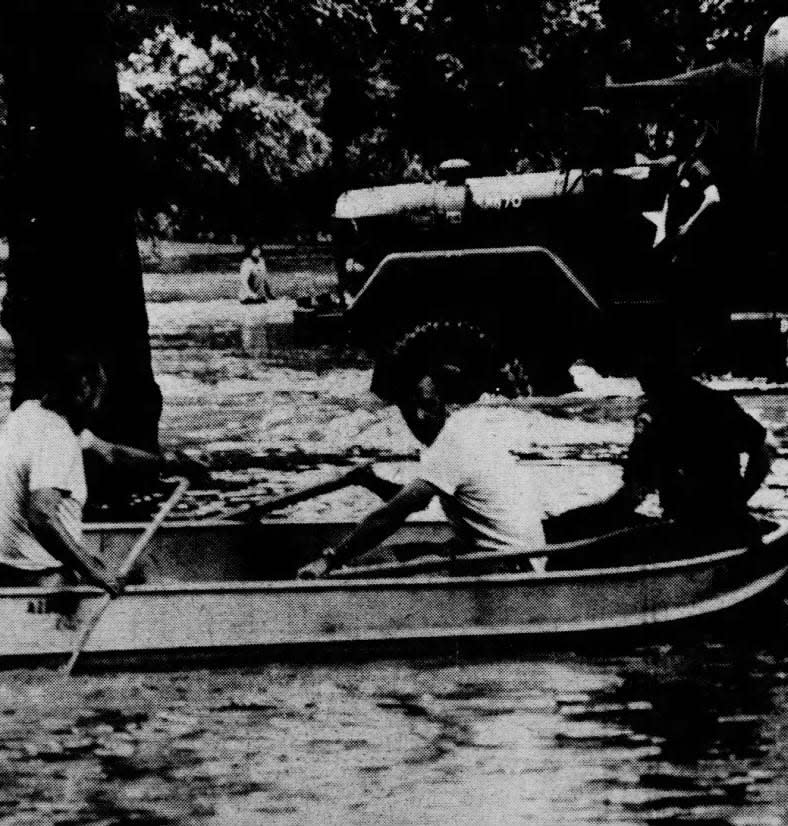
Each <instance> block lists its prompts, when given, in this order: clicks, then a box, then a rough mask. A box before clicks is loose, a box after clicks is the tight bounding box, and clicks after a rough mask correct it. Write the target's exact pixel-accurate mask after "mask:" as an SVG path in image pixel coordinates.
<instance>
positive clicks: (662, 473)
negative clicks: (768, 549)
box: [547, 364, 772, 541]
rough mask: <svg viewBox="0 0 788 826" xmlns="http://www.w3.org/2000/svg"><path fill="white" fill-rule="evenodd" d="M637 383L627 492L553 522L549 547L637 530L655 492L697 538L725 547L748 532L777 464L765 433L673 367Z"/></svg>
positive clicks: (657, 368)
mask: <svg viewBox="0 0 788 826" xmlns="http://www.w3.org/2000/svg"><path fill="white" fill-rule="evenodd" d="M637 378H638V380H639V382H640V384H641V387H642V389H643V393H644V401H643V404H642V405H641V408H640V410H639V412H638V413H637V415H636V417H635V435H634V438H633V440H632V443H631V445H630V447H629V451H628V455H627V458H626V461H625V463H624V469H623V476H622V485H621V487H620V488H619V489H618V490H617V491H616V492H615V493H614V494H613V495H612V496H611V497H609V498H608V499H606V500H604V501H603V502H599V503H596V504H592V505H588V506H585V507H582V508H577V509H575V510H572V511H568V512H566V513H564V514H558V515H556V516H554V517H551V518H550V519H549V520H548V521H547V530H548V535H549V538H550V539H551V541H567V540H571V539H576V538H579V537H580V536H591V535H599V534H604V533H607V532H610V531H612V530H616V529H618V528H621V527H624V526H626V525H636V524H639V523H641V522H642V520H643V519H644V518H645V517H638V514H637V513H636V512H635V510H636V508H638V507H639V506H640V505H641V504H642V503H643V502H644V500H645V498H646V496H647V495H648V494H650V493H652V492H653V493H656V494H658V496H659V503H660V506H661V509H662V513H663V516H664V518H666V519H671V520H674V521H675V522H676V523H677V524H680V525H682V526H684V527H687V528H690V529H691V530H693V531H694V532H696V533H703V534H704V535H708V536H711V537H714V536H716V537H718V538H720V539H722V540H726V541H727V540H729V539H731V538H733V537H737V536H746V535H748V534H750V533H751V531H752V519H751V517H750V515H749V511H748V508H747V502H748V501H749V499H750V498H751V497H752V496H753V494H754V493H755V492H756V491H757V490H758V488H759V487H760V486H761V484H762V483H763V481H764V479H765V478H766V476H767V474H768V473H769V468H770V466H771V461H772V450H771V447H770V445H769V443H768V440H767V432H766V430H765V429H764V427H763V426H762V425H761V424H759V423H758V422H757V421H756V420H755V419H753V418H752V416H750V415H748V414H747V413H745V412H744V410H742V408H741V407H740V406H739V405H738V403H737V402H736V401H735V399H733V398H732V397H731V396H730V395H728V394H727V393H722V392H720V391H715V390H711V389H710V388H708V387H704V386H703V385H702V384H700V383H699V382H697V381H695V380H694V379H692V378H690V377H689V376H688V375H685V374H684V373H683V372H682V371H681V370H679V369H678V368H676V367H675V366H670V365H664V364H662V365H661V364H647V365H645V366H644V367H642V368H641V369H640V370H639V371H638V372H637ZM742 457H744V465H743V469H742Z"/></svg>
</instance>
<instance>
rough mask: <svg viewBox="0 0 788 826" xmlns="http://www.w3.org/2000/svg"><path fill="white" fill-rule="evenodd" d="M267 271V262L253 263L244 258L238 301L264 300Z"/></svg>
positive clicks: (261, 260)
mask: <svg viewBox="0 0 788 826" xmlns="http://www.w3.org/2000/svg"><path fill="white" fill-rule="evenodd" d="M266 275H267V271H266V267H265V261H264V260H263V259H262V258H261V259H259V261H253V260H252V259H251V258H244V260H243V261H242V262H241V285H240V287H239V289H238V300H239V301H249V300H254V299H257V298H264V297H265V296H264V289H265V279H266Z"/></svg>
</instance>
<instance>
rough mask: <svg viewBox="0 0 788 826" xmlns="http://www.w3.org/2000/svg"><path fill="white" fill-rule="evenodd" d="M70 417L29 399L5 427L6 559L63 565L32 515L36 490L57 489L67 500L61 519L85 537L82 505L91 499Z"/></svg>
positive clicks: (0, 546) (1, 529)
mask: <svg viewBox="0 0 788 826" xmlns="http://www.w3.org/2000/svg"><path fill="white" fill-rule="evenodd" d="M81 438H84V439H85V442H86V443H87V441H89V440H90V438H91V435H90V434H89V433H88V431H84V432H83V434H82V436H81V437H77V435H76V434H75V433H74V431H73V430H72V429H71V427H70V425H69V424H68V422H67V421H66V420H65V419H64V418H63V417H62V416H60V415H58V414H57V413H54V412H53V411H51V410H46V409H45V408H43V407H42V406H41V403H40V402H38V401H26V402H23V403H22V404H21V405H20V406H19V407H18V408H17V409H16V410H14V411H13V412H12V413H11V414H10V416H9V417H8V420H7V421H6V423H5V426H4V427H3V429H2V431H0V563H3V564H6V565H11V566H13V567H14V568H22V569H24V570H27V571H40V570H45V569H48V568H58V567H60V564H61V563H60V562H59V561H58V560H57V559H55V558H54V557H53V556H52V555H51V554H49V553H48V552H47V551H46V550H45V549H44V548H43V546H42V545H41V544H40V543H39V541H38V540H37V539H36V538H35V536H33V533H32V531H31V529H30V523H29V520H28V515H27V514H28V502H29V498H30V492H31V491H34V490H42V489H44V488H56V489H58V490H60V491H61V492H63V494H64V495H65V497H66V498H65V499H64V500H63V504H62V506H61V512H60V518H61V519H62V521H63V523H64V525H65V526H66V528H67V529H68V531H69V533H71V535H72V536H73V537H74V538H75V539H76V540H77V541H80V540H81V538H82V507H83V505H84V504H85V500H86V499H87V487H86V485H85V469H84V464H83V461H82V447H81V441H80V439H81Z"/></svg>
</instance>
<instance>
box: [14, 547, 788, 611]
mask: <svg viewBox="0 0 788 826" xmlns="http://www.w3.org/2000/svg"><path fill="white" fill-rule="evenodd" d="M762 552H763V549H762V548H757V549H752V548H748V547H744V548H734V549H732V550H727V551H720V552H717V553H714V554H706V555H704V556H699V557H689V558H686V559H680V560H671V561H667V562H653V563H647V564H644V565H628V566H620V567H614V568H584V569H578V570H570V571H545V572H543V573H537V572H535V571H524V572H517V573H491V574H483V575H479V576H408V577H375V578H370V579H360V578H353V577H348V578H347V579H342V578H340V577H333V578H331V579H317V580H298V579H283V580H248V581H246V580H213V581H202V582H177V583H151V584H145V585H129V586H128V587H127V589H126V591H125V592H124V593H126V594H128V595H129V596H132V595H138V596H143V595H150V596H158V595H173V596H174V595H178V594H202V593H205V594H209V593H222V592H228V593H230V592H232V593H244V592H247V593H270V592H283V591H285V592H286V591H296V592H304V591H314V592H324V591H335V590H353V591H358V590H364V591H371V590H376V591H386V590H395V589H396V590H408V589H415V588H424V587H430V588H434V587H443V588H452V587H458V588H465V587H468V586H469V585H481V586H485V585H509V586H511V585H518V584H524V585H529V586H531V587H533V586H537V585H539V584H540V583H548V582H549V583H556V582H561V581H578V580H589V579H619V578H631V577H633V576H638V575H644V574H658V573H673V572H675V571H678V570H684V571H687V570H691V569H693V568H708V567H711V566H714V565H716V564H718V563H722V562H727V561H729V560H731V559H734V558H736V557H743V556H745V555H747V554H753V555H759V554H760V553H762ZM444 563H445V560H444ZM776 567H786V568H788V559H786V561H785V563H784V565H782V566H776ZM103 594H104V591H102V590H101V589H100V588H97V587H95V586H91V585H78V586H75V587H72V588H51V587H48V588H41V587H35V586H25V587H20V588H0V599H17V598H20V597H29V598H39V597H43V596H54V595H64V596H65V595H73V596H79V597H99V596H102V595H103Z"/></svg>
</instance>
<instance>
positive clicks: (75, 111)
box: [0, 0, 161, 449]
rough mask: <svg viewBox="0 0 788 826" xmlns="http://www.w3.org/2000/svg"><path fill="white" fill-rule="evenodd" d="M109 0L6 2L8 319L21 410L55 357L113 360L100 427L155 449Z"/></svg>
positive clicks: (1, 10) (155, 402)
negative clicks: (84, 354)
mask: <svg viewBox="0 0 788 826" xmlns="http://www.w3.org/2000/svg"><path fill="white" fill-rule="evenodd" d="M108 6H109V0H106V2H102V0H57V2H52V0H3V2H2V4H1V5H0V26H1V27H2V28H1V30H0V38H2V39H1V40H0V54H1V55H2V71H3V73H4V75H5V79H6V96H7V104H8V120H9V143H10V147H9V148H10V153H11V159H10V160H11V162H10V164H9V169H10V174H9V180H8V182H7V185H8V213H9V228H8V234H9V243H10V260H9V268H8V274H7V279H8V294H7V297H6V300H5V302H4V307H3V315H2V322H3V324H4V326H5V327H6V328H7V329H8V330H9V332H10V333H11V337H12V339H13V344H14V351H15V359H16V381H15V384H14V391H13V397H12V405H17V404H19V403H20V402H21V401H23V400H24V399H26V398H31V397H35V396H36V395H37V394H38V393H39V389H40V383H41V379H42V376H44V375H45V374H46V372H47V370H48V369H49V368H50V366H51V365H52V363H53V360H54V358H55V357H56V356H58V355H59V354H62V353H67V352H71V351H88V352H90V353H94V354H96V355H97V356H98V357H99V358H100V359H101V360H102V362H103V363H104V366H105V369H106V372H107V377H108V386H107V395H106V399H105V404H104V406H103V408H102V413H101V420H100V421H99V422H98V423H97V424H96V427H95V430H96V431H97V433H98V434H99V435H101V436H103V437H105V438H109V439H111V440H114V441H119V442H124V443H126V444H131V445H135V446H139V447H144V448H149V449H152V448H156V447H157V443H158V421H159V415H160V412H161V394H160V392H159V389H158V387H157V385H156V382H155V380H154V378H153V371H152V368H151V357H150V345H149V341H148V319H147V314H146V310H145V297H144V293H143V288H142V274H141V268H140V260H139V255H138V252H137V244H136V235H135V226H134V212H135V210H134V206H133V203H132V200H133V199H132V195H131V186H130V184H131V175H130V170H131V168H132V164H131V163H130V162H129V158H128V157H126V156H125V155H124V146H123V137H124V136H123V123H122V118H121V110H120V96H119V91H118V80H117V72H116V67H115V56H114V54H113V44H112V39H111V35H110V29H109V19H108Z"/></svg>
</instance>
